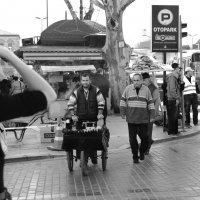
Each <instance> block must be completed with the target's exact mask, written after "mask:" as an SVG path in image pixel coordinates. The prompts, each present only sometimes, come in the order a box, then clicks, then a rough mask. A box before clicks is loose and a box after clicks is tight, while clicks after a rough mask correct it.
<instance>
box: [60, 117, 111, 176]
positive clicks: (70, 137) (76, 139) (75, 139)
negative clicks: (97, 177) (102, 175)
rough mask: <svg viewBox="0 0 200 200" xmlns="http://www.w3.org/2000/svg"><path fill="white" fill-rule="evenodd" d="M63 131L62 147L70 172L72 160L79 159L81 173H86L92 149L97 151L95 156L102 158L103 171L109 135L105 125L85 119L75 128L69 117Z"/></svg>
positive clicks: (105, 163) (106, 157)
mask: <svg viewBox="0 0 200 200" xmlns="http://www.w3.org/2000/svg"><path fill="white" fill-rule="evenodd" d="M79 128H80V127H79ZM63 133H64V135H63V144H62V149H64V150H65V151H66V153H67V162H68V168H69V171H70V172H71V171H73V163H74V161H77V160H80V167H81V173H82V175H83V176H85V175H87V174H88V161H89V159H92V157H91V154H92V152H94V151H97V155H96V157H101V159H102V169H103V171H105V170H106V165H107V159H108V143H109V137H110V135H109V131H108V129H107V128H106V126H104V125H103V126H98V124H97V122H91V121H85V122H82V124H81V128H80V129H77V128H76V127H75V126H74V125H73V123H72V121H71V119H69V121H68V123H67V124H66V128H65V129H63ZM99 151H100V153H99ZM74 152H76V155H74Z"/></svg>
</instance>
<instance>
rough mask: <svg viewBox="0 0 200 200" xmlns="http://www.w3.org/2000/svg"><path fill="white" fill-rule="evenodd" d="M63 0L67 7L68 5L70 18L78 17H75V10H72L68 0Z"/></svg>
mask: <svg viewBox="0 0 200 200" xmlns="http://www.w3.org/2000/svg"><path fill="white" fill-rule="evenodd" d="M64 1H65V3H66V4H67V7H68V9H69V11H70V13H71V15H72V18H73V19H78V17H77V15H76V13H75V11H74V10H73V7H72V5H71V3H70V1H69V0H64Z"/></svg>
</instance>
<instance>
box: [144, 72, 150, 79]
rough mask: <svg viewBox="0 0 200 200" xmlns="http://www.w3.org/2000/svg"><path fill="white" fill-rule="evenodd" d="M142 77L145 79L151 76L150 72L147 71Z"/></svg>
mask: <svg viewBox="0 0 200 200" xmlns="http://www.w3.org/2000/svg"><path fill="white" fill-rule="evenodd" d="M142 78H143V79H146V78H150V76H149V73H147V72H145V73H142Z"/></svg>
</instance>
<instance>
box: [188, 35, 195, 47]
mask: <svg viewBox="0 0 200 200" xmlns="http://www.w3.org/2000/svg"><path fill="white" fill-rule="evenodd" d="M196 35H197V34H194V35H192V34H188V36H191V37H192V49H193V37H194V36H196Z"/></svg>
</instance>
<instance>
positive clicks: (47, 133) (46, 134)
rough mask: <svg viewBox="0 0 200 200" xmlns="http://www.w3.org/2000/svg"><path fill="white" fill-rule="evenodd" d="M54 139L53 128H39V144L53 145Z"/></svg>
mask: <svg viewBox="0 0 200 200" xmlns="http://www.w3.org/2000/svg"><path fill="white" fill-rule="evenodd" d="M54 138H55V127H54V126H52V127H41V128H40V139H41V143H54Z"/></svg>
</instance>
